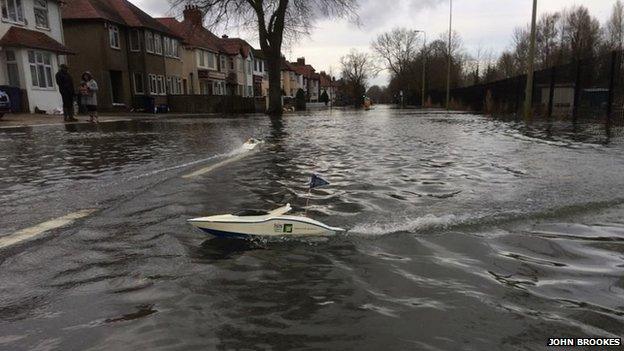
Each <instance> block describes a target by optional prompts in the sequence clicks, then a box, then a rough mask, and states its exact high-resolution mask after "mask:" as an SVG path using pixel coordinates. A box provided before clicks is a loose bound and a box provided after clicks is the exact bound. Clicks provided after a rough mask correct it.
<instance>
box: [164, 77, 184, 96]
mask: <svg viewBox="0 0 624 351" xmlns="http://www.w3.org/2000/svg"><path fill="white" fill-rule="evenodd" d="M167 92H168V93H169V94H171V95H180V94H182V78H180V77H175V76H171V77H167Z"/></svg>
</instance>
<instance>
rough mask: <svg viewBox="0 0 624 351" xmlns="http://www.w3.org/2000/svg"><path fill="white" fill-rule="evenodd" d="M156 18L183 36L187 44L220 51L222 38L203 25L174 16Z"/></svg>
mask: <svg viewBox="0 0 624 351" xmlns="http://www.w3.org/2000/svg"><path fill="white" fill-rule="evenodd" d="M156 20H158V21H159V22H160V23H161V24H162V25H164V26H166V27H167V28H168V29H169V30H170V31H172V32H173V33H175V34H176V35H178V36H179V37H180V38H182V39H183V42H184V43H185V44H187V45H190V46H194V47H198V48H202V49H207V50H212V51H215V52H219V51H220V46H221V45H220V41H221V39H220V38H219V37H217V36H216V35H214V34H213V33H212V32H211V31H209V30H208V29H206V28H204V27H203V26H202V25H198V24H194V23H193V22H192V21H188V20H184V21H182V22H180V21H178V20H177V19H175V18H173V17H164V18H157V19H156Z"/></svg>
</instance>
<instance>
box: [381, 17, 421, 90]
mask: <svg viewBox="0 0 624 351" xmlns="http://www.w3.org/2000/svg"><path fill="white" fill-rule="evenodd" d="M417 43H418V32H416V31H414V30H411V29H407V28H395V29H393V30H392V31H390V32H387V33H383V34H380V35H379V36H378V37H377V39H375V40H374V41H373V43H372V44H371V45H372V48H373V51H374V52H375V53H376V54H377V55H378V56H379V58H380V59H381V60H382V61H384V62H385V66H386V69H388V70H389V71H390V72H392V73H393V74H394V75H395V76H396V77H399V78H402V77H403V76H404V73H405V71H406V70H407V68H408V65H409V64H410V62H412V61H413V60H414V58H415V56H416V54H417V52H418V48H417V46H416V45H417Z"/></svg>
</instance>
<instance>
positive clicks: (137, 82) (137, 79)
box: [132, 72, 145, 94]
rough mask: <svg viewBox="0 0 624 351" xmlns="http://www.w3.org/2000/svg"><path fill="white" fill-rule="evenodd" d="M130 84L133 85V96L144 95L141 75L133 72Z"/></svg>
mask: <svg viewBox="0 0 624 351" xmlns="http://www.w3.org/2000/svg"><path fill="white" fill-rule="evenodd" d="M132 82H133V83H134V93H135V94H144V93H145V88H144V87H143V84H144V82H143V73H141V72H134V74H133V75H132Z"/></svg>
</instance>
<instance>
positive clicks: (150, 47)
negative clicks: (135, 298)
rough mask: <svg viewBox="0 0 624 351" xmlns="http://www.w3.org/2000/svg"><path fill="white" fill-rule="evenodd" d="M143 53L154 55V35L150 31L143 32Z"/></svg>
mask: <svg viewBox="0 0 624 351" xmlns="http://www.w3.org/2000/svg"><path fill="white" fill-rule="evenodd" d="M145 51H147V52H149V53H154V34H153V33H152V32H150V31H146V32H145Z"/></svg>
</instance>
